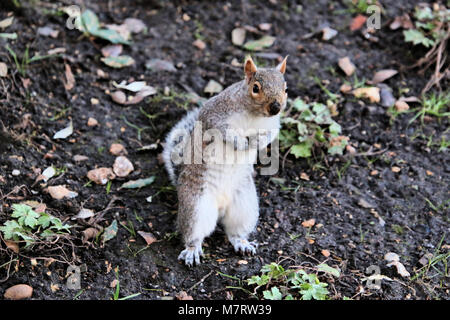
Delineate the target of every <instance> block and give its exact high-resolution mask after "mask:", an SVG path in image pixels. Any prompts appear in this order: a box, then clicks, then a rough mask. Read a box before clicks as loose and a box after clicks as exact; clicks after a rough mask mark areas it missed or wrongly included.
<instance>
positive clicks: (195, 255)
mask: <svg viewBox="0 0 450 320" xmlns="http://www.w3.org/2000/svg"><path fill="white" fill-rule="evenodd" d="M202 255H203V250H202V247H201V246H192V247H186V249H184V250H183V251H181V253H180V255H179V256H178V260H184V263H185V264H186V265H187V266H189V267H192V266H193V265H194V263H195V264H196V265H199V264H200V256H202Z"/></svg>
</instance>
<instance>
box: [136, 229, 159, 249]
mask: <svg viewBox="0 0 450 320" xmlns="http://www.w3.org/2000/svg"><path fill="white" fill-rule="evenodd" d="M138 234H139V235H140V236H141V237H142V238H144V240H145V242H146V243H147V245H148V246H149V245H151V244H152V243H153V242H156V241H157V240H156V238H155V236H154V235H153V234H151V233H150V232H144V231H138Z"/></svg>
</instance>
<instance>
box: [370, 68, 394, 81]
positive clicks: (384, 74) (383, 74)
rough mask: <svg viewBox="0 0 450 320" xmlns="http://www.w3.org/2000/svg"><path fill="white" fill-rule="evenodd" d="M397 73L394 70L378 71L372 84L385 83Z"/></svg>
mask: <svg viewBox="0 0 450 320" xmlns="http://www.w3.org/2000/svg"><path fill="white" fill-rule="evenodd" d="M397 73H398V71H397V70H393V69H385V70H380V71H377V72H376V73H375V74H374V76H373V78H372V84H377V83H380V82H383V81H385V80H387V79H389V78H392V77H393V76H395V75H396V74H397Z"/></svg>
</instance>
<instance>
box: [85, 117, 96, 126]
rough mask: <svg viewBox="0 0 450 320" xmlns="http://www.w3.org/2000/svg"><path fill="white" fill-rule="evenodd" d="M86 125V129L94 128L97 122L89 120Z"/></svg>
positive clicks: (92, 119)
mask: <svg viewBox="0 0 450 320" xmlns="http://www.w3.org/2000/svg"><path fill="white" fill-rule="evenodd" d="M87 125H88V127H95V126H96V125H98V121H97V119H94V118H89V119H88V122H87Z"/></svg>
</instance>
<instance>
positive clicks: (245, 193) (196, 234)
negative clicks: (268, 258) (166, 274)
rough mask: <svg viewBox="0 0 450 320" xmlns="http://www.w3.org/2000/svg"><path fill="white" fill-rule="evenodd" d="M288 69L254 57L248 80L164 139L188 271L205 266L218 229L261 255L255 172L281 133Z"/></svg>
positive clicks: (234, 242)
mask: <svg viewBox="0 0 450 320" xmlns="http://www.w3.org/2000/svg"><path fill="white" fill-rule="evenodd" d="M286 61H287V57H286V58H285V59H284V60H283V61H282V62H281V63H280V64H279V65H278V66H277V67H275V68H257V66H256V65H255V63H254V62H253V60H252V59H251V57H248V58H247V59H246V61H245V64H244V73H245V79H244V80H242V81H240V82H237V83H234V84H233V85H231V86H229V87H228V88H226V89H225V90H224V91H222V92H221V93H220V94H218V95H216V96H214V97H212V98H210V99H209V100H207V101H206V102H205V103H204V105H203V106H202V107H200V108H197V109H194V110H192V111H190V112H188V113H187V115H186V116H185V117H184V118H183V119H182V120H180V121H179V122H178V123H177V124H176V125H175V127H174V128H173V129H172V130H171V131H170V132H169V134H168V136H167V138H166V141H165V146H164V150H163V153H162V158H163V160H164V164H165V167H166V169H167V172H168V174H169V178H170V180H171V182H172V183H173V184H174V185H175V186H176V188H177V194H178V217H177V225H178V230H179V231H180V233H181V235H182V237H183V241H184V244H185V249H184V250H183V251H182V252H181V253H180V255H179V257H178V259H179V260H184V262H185V263H186V265H188V266H192V265H193V264H194V263H195V264H199V263H200V256H201V255H202V254H203V251H202V242H203V239H204V238H205V237H207V236H209V235H210V234H211V233H212V232H213V231H214V229H215V228H216V224H217V222H219V221H220V222H221V223H222V225H223V227H224V230H225V232H226V234H227V237H228V240H229V241H230V243H231V244H232V245H233V247H234V250H235V251H236V252H241V253H244V254H255V253H256V248H257V244H256V242H250V241H249V240H248V236H249V234H250V233H251V232H252V231H253V230H254V229H255V227H256V224H257V220H258V215H259V205H258V196H257V193H256V187H255V184H254V181H253V164H254V162H255V161H256V157H257V151H258V150H259V149H263V148H265V147H266V146H267V145H268V144H270V143H271V142H272V141H273V139H274V138H275V137H276V136H277V135H278V132H279V128H280V112H281V111H282V110H283V108H284V107H285V106H286V100H287V86H286V82H285V80H284V73H285V71H286Z"/></svg>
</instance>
